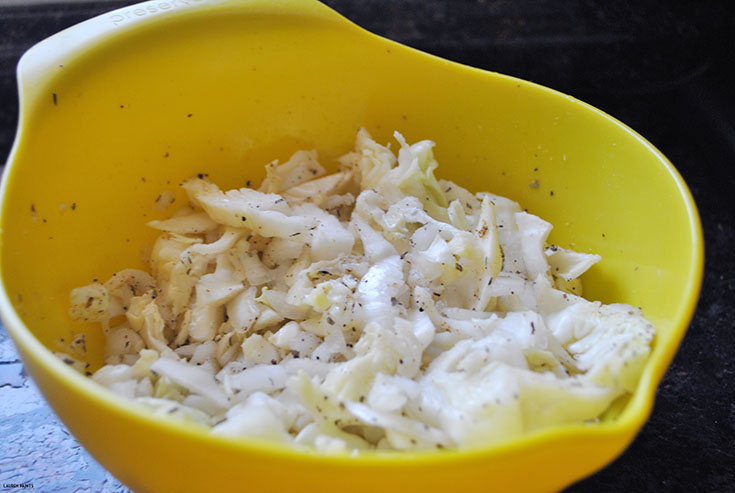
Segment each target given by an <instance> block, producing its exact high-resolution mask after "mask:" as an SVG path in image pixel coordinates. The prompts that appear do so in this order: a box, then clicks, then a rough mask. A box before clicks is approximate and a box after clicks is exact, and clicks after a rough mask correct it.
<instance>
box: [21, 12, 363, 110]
mask: <svg viewBox="0 0 735 493" xmlns="http://www.w3.org/2000/svg"><path fill="white" fill-rule="evenodd" d="M225 12H231V13H233V14H240V15H242V14H244V13H245V14H248V13H252V14H258V15H263V14H266V15H289V16H300V17H310V18H319V19H321V20H322V21H324V20H326V21H330V22H336V23H340V24H342V25H345V26H347V25H349V26H352V27H355V28H357V26H356V25H355V24H352V23H351V22H350V21H349V20H347V19H345V18H344V17H342V16H341V15H340V14H338V13H337V12H335V11H334V10H332V9H330V8H329V7H327V6H326V5H324V4H322V3H320V2H318V1H317V0H151V1H148V2H143V3H139V4H135V5H131V6H128V7H123V8H121V9H118V10H113V11H111V12H108V13H106V14H101V15H99V16H97V17H94V18H92V19H89V20H86V21H84V22H81V23H79V24H77V25H74V26H72V27H70V28H68V29H65V30H64V31H61V32H59V33H57V34H55V35H53V36H51V37H49V38H47V39H45V40H43V41H41V42H40V43H38V44H36V45H35V46H33V47H32V48H30V49H29V50H28V51H27V52H26V53H25V54H24V55H23V56H22V57H21V59H20V61H19V62H18V69H17V77H18V92H19V98H20V107H21V108H23V107H26V106H28V105H31V104H33V103H35V102H36V101H38V100H39V98H41V97H43V98H48V97H49V93H48V92H47V91H44V88H45V86H46V83H47V82H48V81H49V80H51V79H53V78H54V77H55V75H57V73H58V72H59V71H61V70H63V69H64V64H65V63H67V62H70V61H71V60H72V59H73V58H74V57H75V56H76V55H78V54H79V53H81V52H83V51H85V50H89V49H90V48H94V47H95V46H98V45H99V44H101V43H103V42H105V41H108V40H110V39H112V38H114V37H116V36H118V35H120V34H123V33H125V32H128V31H130V30H133V29H136V28H139V27H142V26H150V25H152V24H155V23H168V22H171V21H174V20H175V19H180V18H182V17H190V16H195V15H200V14H211V13H225ZM52 96H53V95H52Z"/></svg>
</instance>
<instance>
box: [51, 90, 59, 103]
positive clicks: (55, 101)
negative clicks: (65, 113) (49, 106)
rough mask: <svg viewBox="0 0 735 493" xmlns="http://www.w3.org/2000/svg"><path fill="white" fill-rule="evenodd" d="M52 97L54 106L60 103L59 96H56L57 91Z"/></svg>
mask: <svg viewBox="0 0 735 493" xmlns="http://www.w3.org/2000/svg"><path fill="white" fill-rule="evenodd" d="M51 97H52V98H53V100H54V106H56V104H57V103H58V97H57V96H56V93H53V94H52V95H51Z"/></svg>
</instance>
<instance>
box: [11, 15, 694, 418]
mask: <svg viewBox="0 0 735 493" xmlns="http://www.w3.org/2000/svg"><path fill="white" fill-rule="evenodd" d="M58 65H63V66H55V67H53V70H52V71H53V73H52V74H50V75H49V76H48V77H47V78H46V79H45V80H44V81H43V84H41V85H40V86H39V87H36V88H35V89H34V91H35V93H34V94H35V96H34V97H33V98H27V100H25V101H23V107H22V117H21V123H20V127H19V134H18V140H17V142H16V148H15V150H14V154H13V155H12V157H11V160H10V163H9V164H10V166H9V167H8V168H9V169H8V172H7V176H6V177H5V181H6V183H5V194H4V197H3V209H2V224H1V227H2V232H3V233H2V252H1V254H2V258H1V259H0V262H1V268H2V278H3V283H4V287H5V292H6V295H7V297H8V299H9V300H10V302H11V303H12V306H13V308H14V310H15V312H17V314H18V315H19V316H20V318H21V320H22V322H23V324H24V325H25V327H27V329H28V330H29V331H30V332H31V333H32V334H33V336H35V337H36V338H37V339H38V340H40V341H41V342H42V343H43V344H44V345H45V346H46V347H47V348H49V349H52V350H58V349H61V348H62V347H63V343H61V342H60V341H61V339H62V338H63V339H64V340H65V341H68V340H69V338H70V337H71V336H72V334H75V333H79V332H82V333H85V334H86V336H87V346H88V351H89V355H90V362H91V363H92V365H93V366H97V365H100V364H101V362H102V357H101V356H102V355H101V352H102V345H103V339H102V336H101V333H100V331H99V330H98V329H97V328H96V327H95V326H93V325H84V324H77V323H72V322H71V321H70V319H69V318H68V316H67V308H68V296H69V292H70V290H71V289H72V288H73V287H76V286H79V285H83V284H86V283H89V282H90V281H91V280H92V279H93V278H100V279H106V278H107V277H108V276H110V275H111V274H112V273H113V272H115V271H117V270H119V269H122V268H125V267H138V268H141V267H143V266H144V261H143V259H144V257H145V254H146V251H147V249H149V248H150V246H151V242H152V240H153V239H154V238H155V236H156V232H155V231H153V230H151V229H149V228H147V227H146V226H145V223H146V222H147V221H149V220H151V219H157V218H161V217H164V216H165V215H167V214H168V213H170V212H171V211H170V210H169V211H165V212H162V211H156V210H154V209H153V205H154V202H155V200H156V198H157V197H158V195H159V194H160V193H161V192H162V191H163V190H170V191H172V192H173V193H174V194H175V197H176V202H175V204H174V207H175V206H176V204H182V203H183V202H184V201H185V195H184V194H183V193H182V191H181V190H180V189H179V187H178V184H179V183H180V182H181V181H182V180H184V179H186V178H188V177H190V176H192V175H194V174H197V173H207V174H209V176H210V179H211V180H212V181H214V182H216V183H217V184H218V185H220V186H221V187H223V188H232V187H240V186H244V184H245V183H246V180H252V181H253V182H255V183H257V182H258V181H259V180H260V179H261V178H262V177H263V165H264V164H265V163H266V162H268V161H270V160H272V159H273V158H279V159H281V160H284V159H286V158H288V156H289V155H290V154H291V153H292V152H293V151H295V150H298V149H304V148H307V149H308V148H316V149H318V150H319V151H320V156H321V159H322V161H323V162H324V164H326V165H327V167H329V165H332V166H333V161H334V158H335V157H336V156H338V155H340V154H342V153H344V152H346V151H347V150H349V149H350V148H351V146H352V144H353V141H354V136H355V132H356V130H357V129H358V127H360V126H364V127H366V128H367V129H368V130H369V131H370V132H371V133H372V134H373V136H374V137H376V138H377V140H378V141H381V142H387V141H389V140H390V139H391V134H392V132H393V131H394V130H398V131H400V132H401V133H403V134H404V135H405V137H406V138H407V140H409V141H415V140H419V139H425V138H429V139H432V140H434V141H435V142H436V143H437V146H436V148H435V153H436V156H437V159H438V161H439V163H440V167H439V170H438V173H437V174H438V175H439V176H441V177H444V178H448V179H451V180H454V181H456V182H458V183H459V184H460V185H462V186H465V187H467V188H469V189H470V190H472V191H481V190H489V191H493V192H495V193H498V194H501V195H505V196H508V197H510V198H512V199H514V200H517V201H519V202H520V203H521V205H522V206H523V207H527V208H528V210H529V211H530V212H532V213H535V214H538V215H540V216H541V217H543V218H544V219H546V220H548V221H550V222H551V223H552V224H554V226H555V228H554V231H553V232H552V235H551V241H552V242H554V243H556V244H559V245H561V246H565V247H571V248H575V249H577V250H580V251H584V252H587V251H590V252H595V253H599V254H600V255H602V257H603V261H602V262H600V263H599V264H598V265H597V266H595V267H594V268H593V269H592V270H591V271H590V272H589V273H588V274H587V275H586V276H585V279H584V280H585V295H586V297H588V298H592V299H599V300H602V301H604V302H608V303H609V302H622V303H630V304H633V305H636V306H641V307H642V308H643V311H644V314H645V315H646V316H647V317H649V318H650V319H651V321H653V322H654V323H655V324H656V325H657V328H658V334H657V338H656V342H655V345H656V347H655V351H654V354H653V356H652V358H651V361H650V363H649V365H648V367H647V370H646V374H645V375H644V378H643V381H642V384H641V385H642V386H643V390H639V392H638V393H637V395H636V396H635V399H634V400H635V401H636V402H637V403H636V404H635V406H631V405H628V406H627V408H626V410H625V411H624V414H628V413H630V414H631V419H632V420H634V421H636V420H637V421H639V422H640V419H638V418H636V417H635V416H638V417H640V416H639V415H641V414H643V415H644V416H643V419H644V418H645V414H646V413H647V412H648V409H650V401H651V399H652V394H653V388H654V387H655V385H656V383H657V382H658V380H659V379H660V377H661V375H662V374H663V371H664V370H665V367H666V365H667V364H668V362H669V361H670V359H671V357H672V356H673V353H674V351H675V349H676V346H677V345H678V342H679V341H680V339H681V337H682V336H683V333H684V330H685V328H686V324H687V323H688V320H689V317H690V316H691V312H692V310H693V307H694V303H695V302H696V297H697V293H698V286H699V281H700V278H701V248H702V247H701V232H700V231H699V225H698V219H697V215H696V210H695V209H694V205H693V202H692V200H691V197H690V195H689V193H688V191H687V190H686V187H685V186H684V184H683V182H682V181H681V178H680V177H679V176H678V174H676V172H675V171H674V170H673V168H672V167H671V166H670V165H669V163H668V162H667V161H666V159H665V158H664V157H663V156H662V155H661V154H660V153H658V152H657V151H656V150H655V149H654V148H652V146H651V145H650V144H648V143H647V142H646V141H645V140H643V139H642V138H641V137H640V136H638V135H637V134H635V133H634V132H632V131H631V130H630V129H628V128H627V127H625V126H624V125H622V124H620V123H619V122H617V121H615V120H614V119H612V118H610V117H608V116H606V115H604V114H602V113H600V112H599V111H597V110H595V109H593V108H591V107H589V106H587V105H585V104H583V103H581V102H579V101H576V100H574V99H573V98H571V97H567V96H564V95H561V94H559V93H556V92H554V91H551V90H548V89H545V88H542V87H539V86H536V85H534V84H531V83H528V82H524V81H520V80H516V79H513V78H510V77H505V76H501V75H498V74H492V73H487V72H483V71H480V70H475V69H471V68H468V67H464V66H460V65H457V64H454V63H451V62H447V61H444V60H441V59H438V58H435V57H432V56H428V55H424V54H421V53H418V52H416V51H414V50H411V49H408V48H405V47H403V46H400V45H397V44H395V43H392V42H389V41H386V40H383V39H380V38H378V37H375V36H372V35H369V34H368V33H365V32H364V31H361V30H360V29H358V28H356V27H355V26H353V25H351V24H348V23H345V22H336V21H335V20H334V19H333V18H332V17H331V16H330V17H323V18H322V17H319V16H315V17H313V18H309V19H308V22H306V21H305V19H304V18H303V17H302V16H299V15H297V14H288V13H280V14H279V15H268V14H267V13H258V12H252V11H246V10H245V9H243V11H242V12H240V11H236V10H226V9H224V10H222V11H211V12H202V13H201V14H200V15H198V16H191V17H186V16H181V17H180V18H177V19H176V21H175V22H173V21H172V22H169V23H163V22H158V23H153V22H152V23H150V24H146V25H142V26H140V27H139V28H136V29H129V30H121V31H120V32H119V33H116V34H115V35H114V36H112V37H110V39H109V40H107V41H105V42H101V43H99V44H98V45H97V46H94V47H89V48H88V49H86V50H84V51H82V52H78V53H76V54H75V55H74V56H73V57H71V56H70V57H69V59H68V60H64V61H63V63H60V64H58ZM394 145H395V144H394ZM535 180H538V182H537V183H538V187H530V186H529V185H531V184H532V183H534V182H535ZM617 414H618V413H617V412H614V413H612V414H611V415H610V416H609V418H608V419H615V418H616V416H617Z"/></svg>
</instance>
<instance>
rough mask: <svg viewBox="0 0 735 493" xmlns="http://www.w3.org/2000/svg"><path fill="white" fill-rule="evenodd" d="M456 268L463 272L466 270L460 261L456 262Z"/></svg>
mask: <svg viewBox="0 0 735 493" xmlns="http://www.w3.org/2000/svg"><path fill="white" fill-rule="evenodd" d="M454 268H455V269H457V270H458V271H459V272H462V271H463V270H464V267H462V264H460V263H459V262H457V263H456V264H454Z"/></svg>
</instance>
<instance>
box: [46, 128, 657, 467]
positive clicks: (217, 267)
mask: <svg viewBox="0 0 735 493" xmlns="http://www.w3.org/2000/svg"><path fill="white" fill-rule="evenodd" d="M395 138H396V140H397V142H398V144H399V150H398V153H397V155H396V154H394V153H393V151H391V149H390V147H389V146H384V145H381V144H378V143H377V142H375V141H374V140H373V139H372V137H371V136H370V134H369V133H368V132H367V131H366V130H364V129H361V130H359V131H358V133H357V138H356V142H355V149H354V151H352V152H350V153H348V154H346V155H345V156H343V157H341V158H339V159H338V162H339V163H340V164H339V169H337V170H336V171H335V172H334V173H331V174H328V173H327V171H326V169H325V168H324V167H323V166H322V165H321V164H320V163H319V161H318V154H317V152H316V151H299V152H297V153H295V154H294V155H293V156H292V157H291V158H290V159H289V160H288V161H287V162H285V163H283V164H279V163H278V162H277V161H274V162H272V163H269V164H268V165H267V166H266V178H265V180H264V181H263V182H262V184H261V185H260V186H259V187H258V188H257V189H253V188H241V189H237V190H229V191H223V190H220V189H219V187H218V186H217V185H215V184H214V183H211V182H210V181H209V179H208V178H207V177H206V175H199V176H198V177H195V178H192V179H190V180H187V181H185V182H184V183H183V184H182V187H183V188H184V189H185V191H186V193H187V195H188V197H189V203H188V204H186V205H184V206H182V207H181V208H180V209H179V210H178V211H175V212H173V214H172V215H171V216H170V217H169V218H168V219H163V220H156V221H151V222H149V223H148V225H149V226H150V227H152V228H155V229H157V230H159V231H161V234H160V236H159V237H158V239H157V240H156V242H155V244H154V247H153V249H152V252H151V255H150V259H149V270H150V274H149V273H147V272H144V271H140V270H133V269H125V270H121V271H120V272H117V273H115V274H114V275H113V276H112V277H111V278H110V279H109V280H107V281H106V282H104V283H100V282H97V281H95V282H93V283H91V284H89V285H87V286H82V287H79V288H76V289H74V290H72V292H71V294H70V308H69V314H70V316H71V318H72V319H74V320H77V321H83V322H96V323H99V324H100V325H101V326H102V328H103V330H104V332H105V337H106V344H105V362H106V365H105V366H103V367H102V368H100V369H98V370H97V371H96V372H94V373H93V374H92V373H91V372H90V371H89V369H88V367H89V365H85V363H84V362H83V357H82V356H83V355H81V354H80V352H79V351H78V348H71V350H69V351H65V352H59V353H57V354H58V355H59V357H60V358H62V359H63V360H64V361H65V362H66V363H67V364H68V365H69V366H71V367H72V368H75V369H77V370H79V371H80V372H84V373H87V374H88V375H91V378H92V379H93V380H95V381H96V382H97V383H99V384H100V385H103V386H105V387H107V388H108V389H110V390H111V391H113V392H115V393H118V394H120V395H122V396H124V397H126V398H128V399H131V400H133V401H134V402H137V403H138V404H139V405H141V406H143V407H144V408H146V409H149V410H150V411H151V412H153V413H154V414H159V415H169V416H172V417H174V418H175V419H181V420H185V421H189V422H192V423H196V424H197V425H199V426H205V427H208V428H210V429H211V430H212V433H214V434H218V435H227V436H242V437H251V438H257V439H266V440H274V441H278V442H282V443H291V444H294V445H297V446H307V447H312V448H316V449H317V450H320V451H323V452H352V453H355V452H357V451H362V450H370V449H377V450H418V449H438V448H450V447H471V446H485V445H488V444H492V443H498V442H500V441H503V440H508V439H512V438H514V437H517V436H519V435H521V434H523V433H528V432H530V431H533V430H537V429H541V428H545V427H550V426H554V425H560V424H568V423H587V422H594V421H596V420H597V419H598V418H599V417H600V416H601V415H602V414H603V413H604V412H605V411H606V409H608V408H609V407H610V405H611V404H612V403H613V401H615V400H616V399H618V398H621V397H623V396H626V395H628V394H630V393H631V392H633V391H634V390H635V388H636V386H637V382H638V380H639V378H640V375H641V372H642V370H643V366H644V364H645V361H646V359H647V357H648V355H649V353H650V351H651V343H652V340H653V338H654V335H655V330H654V327H653V326H652V325H651V324H650V322H648V321H647V320H646V319H645V318H644V317H643V316H642V315H641V312H640V309H637V308H633V307H631V306H627V305H620V304H614V305H603V304H601V303H600V302H596V301H588V300H585V299H584V298H582V297H581V296H579V295H580V294H581V289H582V284H581V281H580V276H581V275H582V274H583V273H584V272H585V271H586V270H587V269H589V268H590V267H592V266H593V265H594V264H595V263H596V262H598V261H600V257H599V256H598V255H594V254H589V253H578V252H574V251H572V250H569V249H565V248H561V247H559V246H557V245H550V244H548V236H549V233H550V232H551V230H552V225H551V224H549V223H548V222H546V221H544V220H543V219H541V218H539V217H537V216H534V215H532V214H529V213H528V212H523V211H522V209H521V207H520V206H519V205H518V204H517V203H515V202H513V201H511V200H509V199H507V198H503V197H501V196H498V195H494V194H492V193H487V192H483V193H477V194H473V193H471V192H470V191H468V190H466V189H465V188H463V187H461V186H460V185H458V184H456V183H453V182H450V181H446V180H438V179H437V178H436V177H435V176H434V172H435V171H436V169H437V166H438V163H437V162H436V160H435V159H434V155H433V152H432V149H433V147H434V143H433V142H431V141H428V140H424V141H421V142H418V143H415V144H412V145H409V144H408V143H407V142H406V141H405V139H404V138H403V136H401V135H400V134H398V133H397V132H396V134H395Z"/></svg>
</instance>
